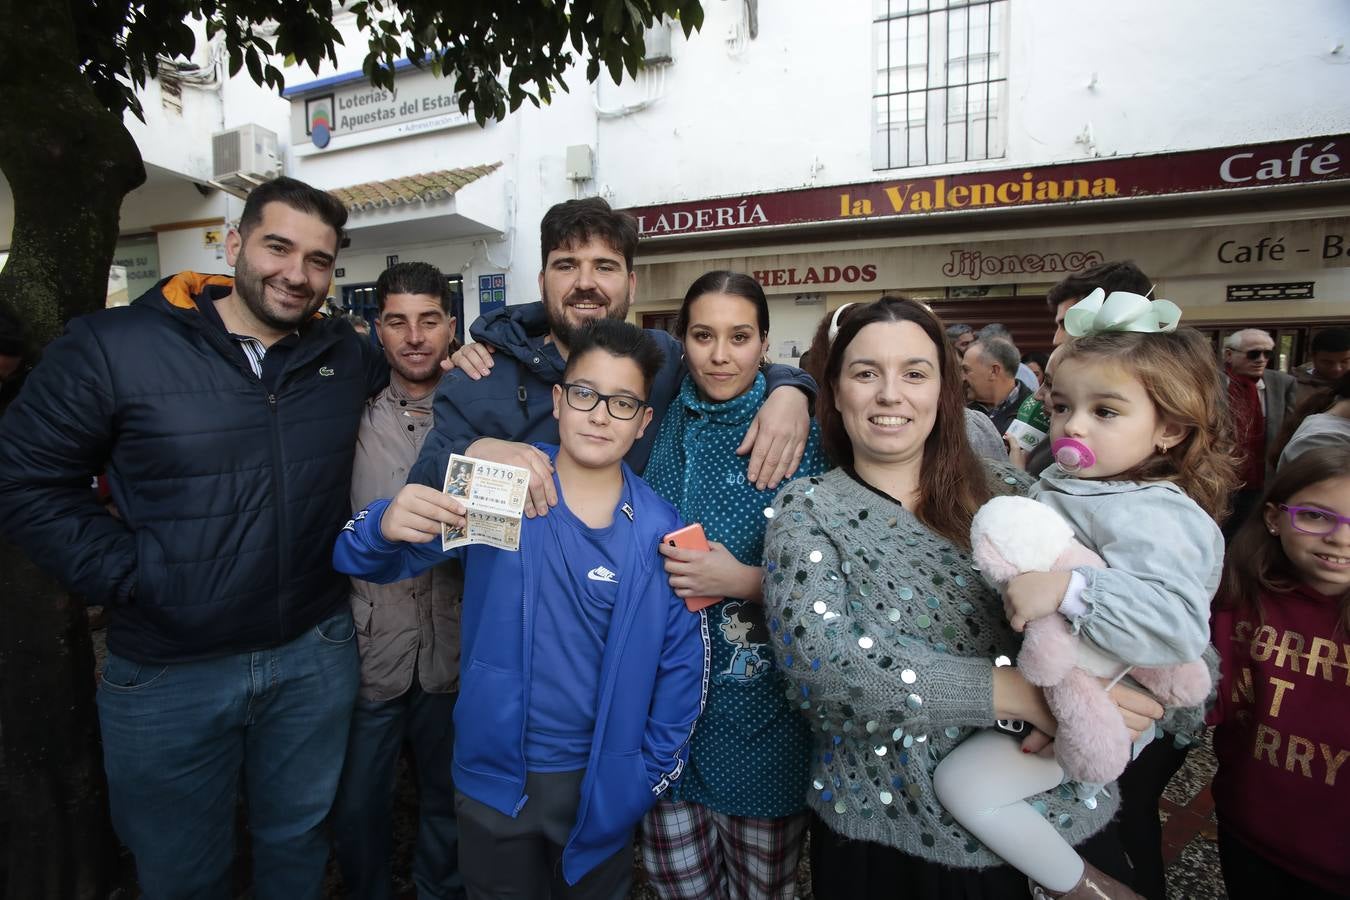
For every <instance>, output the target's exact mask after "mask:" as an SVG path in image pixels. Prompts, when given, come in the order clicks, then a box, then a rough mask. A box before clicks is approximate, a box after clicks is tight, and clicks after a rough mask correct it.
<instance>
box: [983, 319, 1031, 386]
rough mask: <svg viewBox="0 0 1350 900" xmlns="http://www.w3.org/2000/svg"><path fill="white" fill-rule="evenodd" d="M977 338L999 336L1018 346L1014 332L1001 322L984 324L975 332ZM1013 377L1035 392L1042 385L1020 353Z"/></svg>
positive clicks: (984, 338)
mask: <svg viewBox="0 0 1350 900" xmlns="http://www.w3.org/2000/svg"><path fill="white" fill-rule="evenodd" d="M975 338H976V340H981V341H983V340H986V339H988V338H999V339H1001V340H1005V341H1007V342H1008V343H1010V344H1012V345H1013V346H1014V347H1016V346H1017V341H1015V340H1013V336H1012V332H1011V331H1009V330H1008V326H1007V325H1004V324H1002V323H1000V322H990V323H989V324H988V325H986V326H984V327H983V328H981V329H980V330H979V331H977V332H976V333H975ZM1013 377H1014V378H1016V379H1017V380H1018V381H1019V382H1021V383H1022V384H1025V385H1026V386H1027V387H1029V388H1031V390H1032V392H1033V393H1034V392H1035V391H1036V389H1037V388H1039V387H1040V386H1041V380H1040V379H1039V378H1037V377H1036V373H1035V372H1033V371H1031V367H1030V366H1028V365H1027V364H1026V363H1024V362H1022V358H1021V356H1020V355H1019V356H1018V358H1017V372H1016V373H1015V374H1014V375H1013Z"/></svg>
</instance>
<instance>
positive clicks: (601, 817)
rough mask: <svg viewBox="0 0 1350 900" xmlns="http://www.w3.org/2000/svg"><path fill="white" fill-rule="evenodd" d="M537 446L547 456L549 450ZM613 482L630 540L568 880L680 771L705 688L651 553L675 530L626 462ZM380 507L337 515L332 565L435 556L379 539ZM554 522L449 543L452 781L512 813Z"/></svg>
mask: <svg viewBox="0 0 1350 900" xmlns="http://www.w3.org/2000/svg"><path fill="white" fill-rule="evenodd" d="M537 446H539V447H540V449H542V450H544V451H545V452H547V453H549V455H550V456H551V457H552V456H555V455H556V452H557V448H555V447H552V446H549V445H537ZM623 478H624V484H625V493H626V494H627V495H628V496H629V497H630V498H631V500H630V503H631V512H632V516H631V518H632V521H633V524H634V526H635V527H634V528H633V529H631V530H629V531H628V532H627V533H628V534H629V535H631V538H632V540H634V541H635V542H636V544H635V546H634V547H633V548H632V552H631V553H629V554H628V556H627V560H628V562H627V565H626V566H625V567H624V570H623V571H622V572H620V573H619V584H620V585H627V586H629V589H628V590H625V591H623V592H622V593H621V594H620V596H619V599H618V600H617V601H616V603H615V605H614V612H613V618H612V620H611V625H610V630H609V638H608V640H607V641H606V645H605V651H604V659H603V661H602V663H601V666H602V670H601V677H600V696H599V698H598V703H597V708H596V720H595V735H594V738H593V740H592V744H591V755H590V762H589V764H588V765H587V767H586V775H585V777H584V778H583V780H582V783H581V802H580V805H579V806H578V808H577V820H576V824H575V825H574V826H573V828H572V833H571V835H570V836H569V838H568V841H567V845H566V847H565V848H564V849H563V876H564V877H565V878H566V879H567V881H568V883H569V884H575V883H576V882H577V881H579V880H580V879H581V878H582V876H584V875H585V874H586V873H587V872H589V871H590V870H591V869H592V868H594V867H595V866H596V865H597V864H598V863H600V862H602V861H603V860H605V859H607V858H609V857H610V856H612V855H613V854H615V853H617V852H618V851H619V850H621V849H623V848H624V847H626V846H628V843H629V841H630V840H631V837H632V829H633V826H634V825H636V824H637V822H638V821H639V820H640V819H641V818H642V816H643V814H644V813H646V811H647V810H648V809H649V808H650V807H651V806H652V804H653V803H655V802H656V799H657V797H659V796H660V795H661V794H662V793H663V792H664V791H665V790H666V789H667V788H668V787H670V785H671V784H672V783H673V782H674V781H675V779H677V778H678V777H679V776H680V773H681V771H683V768H684V764H685V760H686V759H687V757H688V752H689V739H690V737H691V736H692V733H693V728H694V722H695V721H696V720H697V719H698V716H699V714H700V713H701V712H702V710H703V702H704V698H705V697H706V695H707V690H708V658H709V650H708V632H707V624H706V621H705V619H704V616H703V614H702V613H690V612H689V611H688V610H687V609H685V606H684V603H683V601H681V600H680V599H679V598H678V597H676V596H675V595H674V593H673V592H672V591H671V590H670V585H669V582H668V581H667V579H666V573H665V569H664V568H663V567H662V566H661V564H660V559H661V558H660V555H659V554H658V553H657V551H656V547H657V544H658V543H659V542H660V540H661V538H662V536H664V535H666V534H668V533H670V532H671V531H674V530H675V529H677V528H679V527H680V526H681V525H682V523H681V521H680V518H679V514H678V513H676V511H675V509H674V507H672V506H671V505H670V504H669V503H667V502H666V501H664V500H662V499H661V498H660V497H659V496H657V494H656V493H655V492H654V491H653V490H652V489H651V488H650V487H649V486H648V485H647V484H646V482H644V481H642V480H641V479H640V478H638V477H637V476H636V475H634V474H633V472H632V470H631V469H629V468H628V466H627V465H625V466H624V467H623ZM386 506H388V501H386V500H378V501H376V502H375V503H372V504H371V505H370V506H369V507H367V508H366V509H365V510H362V511H361V512H359V513H358V514H357V515H356V518H354V519H353V520H352V521H351V522H348V523H347V526H346V528H344V529H343V532H342V534H341V535H340V536H339V538H338V542H337V546H336V548H335V549H334V552H333V564H334V566H335V567H336V568H337V569H338V571H340V572H344V573H346V574H348V575H353V576H356V577H358V578H363V579H366V580H367V581H372V582H376V583H388V582H393V581H401V580H403V579H405V578H409V577H411V576H413V575H415V574H416V573H417V572H420V571H422V570H423V569H426V568H428V567H430V566H432V565H435V564H436V563H438V562H442V561H444V559H445V558H446V556H447V554H446V553H444V552H442V551H441V548H440V543H439V541H432V542H430V543H427V544H393V543H390V542H389V541H386V540H385V539H384V536H383V535H381V534H380V519H381V518H382V517H383V515H384V510H385V507H386ZM615 514H616V515H625V514H627V511H616V513H615ZM555 518H556V517H552V516H550V517H548V518H547V519H541V518H535V519H524V520H522V523H521V526H522V527H521V539H520V551H519V552H511V551H506V550H498V549H496V548H494V547H487V546H484V545H481V544H475V545H470V546H468V547H462V548H459V549H458V550H456V551H451V553H452V554H462V555H463V559H464V607H463V619H462V623H461V654H460V689H459V700H458V702H457V704H456V706H455V762H454V775H455V787H456V788H457V789H459V790H461V791H463V792H464V793H465V795H467V796H469V797H472V798H473V799H475V800H477V801H479V802H480V803H484V804H486V805H488V806H490V807H492V808H493V809H495V810H497V811H498V812H500V813H502V814H503V815H507V816H513V817H514V816H515V815H516V814H517V813H519V812H520V810H521V809H523V808H524V806H525V804H526V803H527V802H528V800H529V798H528V797H527V796H526V795H525V793H524V790H525V774H526V764H525V746H524V745H525V725H526V722H525V716H526V710H527V709H528V708H529V701H528V692H529V690H530V684H531V681H532V679H533V678H534V677H535V674H534V672H533V671H532V670H531V646H532V644H533V641H532V639H531V638H532V631H531V629H532V623H533V621H534V611H535V608H536V606H537V605H538V603H539V602H540V598H541V597H548V596H549V585H547V584H541V583H540V575H541V569H542V566H540V565H538V564H537V562H536V561H535V560H534V559H533V557H532V555H531V548H533V547H538V546H543V545H544V544H545V539H546V538H547V537H548V536H549V535H548V534H547V532H546V529H549V528H550V527H554V526H553V525H552V524H551V522H550V520H552V519H555ZM576 577H578V578H584V577H585V573H584V572H578V573H576ZM539 677H544V678H555V677H565V673H555V672H541V673H539Z"/></svg>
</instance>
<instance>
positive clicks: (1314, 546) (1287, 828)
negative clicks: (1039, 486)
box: [1212, 446, 1350, 900]
mask: <svg viewBox="0 0 1350 900" xmlns="http://www.w3.org/2000/svg"><path fill="white" fill-rule="evenodd" d="M1212 628H1213V636H1214V644H1215V646H1216V647H1218V650H1219V655H1220V657H1221V660H1222V662H1221V670H1222V678H1221V683H1220V686H1219V696H1218V704H1217V706H1216V707H1215V710H1214V713H1213V718H1212V721H1214V722H1215V723H1216V724H1217V725H1218V727H1217V729H1216V730H1215V732H1214V752H1215V754H1216V755H1217V756H1218V758H1219V772H1218V775H1216V776H1215V778H1214V802H1215V806H1216V811H1217V813H1218V817H1219V857H1220V861H1221V863H1222V865H1223V877H1224V882H1225V883H1226V884H1227V887H1228V895H1229V897H1230V898H1231V900H1246V898H1249V897H1250V898H1258V897H1259V898H1263V900H1265V898H1271V897H1299V898H1312V900H1318V898H1328V897H1347V896H1350V446H1347V447H1331V448H1324V449H1320V450H1313V451H1309V452H1308V453H1306V454H1304V455H1303V456H1300V457H1299V458H1298V459H1296V460H1294V461H1293V462H1291V463H1289V464H1287V465H1286V466H1284V468H1282V469H1280V471H1279V474H1278V475H1277V476H1276V477H1275V479H1274V481H1273V482H1272V483H1271V484H1270V487H1269V490H1268V491H1267V492H1266V496H1265V500H1264V504H1263V506H1262V515H1260V516H1252V517H1251V518H1250V519H1248V520H1247V522H1246V523H1245V524H1244V525H1243V527H1242V530H1241V531H1240V532H1239V533H1238V536H1237V538H1236V539H1235V540H1234V541H1233V544H1232V546H1231V547H1230V548H1229V551H1228V559H1227V565H1226V569H1225V572H1224V583H1223V586H1222V587H1221V588H1220V590H1219V594H1218V597H1217V599H1216V603H1215V612H1214V619H1213V623H1212Z"/></svg>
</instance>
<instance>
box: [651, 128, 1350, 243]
mask: <svg viewBox="0 0 1350 900" xmlns="http://www.w3.org/2000/svg"><path fill="white" fill-rule="evenodd" d="M1347 157H1350V135H1344V134H1343V135H1336V136H1331V137H1319V138H1305V139H1303V140H1297V141H1282V142H1279V143H1271V144H1253V145H1250V146H1244V147H1223V148H1218V149H1210V150H1194V151H1188V152H1183V153H1159V154H1154V155H1149V156H1126V157H1118V158H1112V159H1094V160H1088V161H1085V162H1075V163H1066V164H1062V165H1054V166H1038V167H1032V168H1018V169H1004V170H999V171H992V172H973V173H969V174H956V175H939V176H935V177H928V178H909V179H901V180H896V181H879V182H869V183H864V184H852V185H842V186H837V187H824V188H806V189H803V190H796V191H782V192H779V193H772V194H752V195H749V196H745V197H734V198H724V199H720V200H694V201H688V202H683V203H669V204H663V205H660V206H641V207H636V208H633V209H629V210H628V212H629V213H631V214H632V215H633V216H634V217H635V218H636V219H637V222H638V230H639V233H640V234H641V236H642V237H645V238H654V237H664V236H667V235H692V234H705V233H709V232H714V233H715V232H724V231H737V230H742V229H751V228H756V229H757V228H767V227H773V226H777V225H798V224H805V223H818V222H837V221H847V220H851V221H858V220H867V219H880V218H889V217H897V216H916V215H924V214H928V213H945V212H953V211H963V210H992V209H1009V208H1015V207H1020V206H1032V205H1042V204H1051V203H1079V202H1091V201H1094V200H1113V199H1122V198H1131V197H1159V196H1166V195H1171V194H1187V193H1199V192H1205V191H1226V190H1233V189H1241V188H1252V187H1273V186H1277V185H1288V184H1307V183H1310V182H1320V181H1336V180H1344V179H1347V178H1350V159H1347Z"/></svg>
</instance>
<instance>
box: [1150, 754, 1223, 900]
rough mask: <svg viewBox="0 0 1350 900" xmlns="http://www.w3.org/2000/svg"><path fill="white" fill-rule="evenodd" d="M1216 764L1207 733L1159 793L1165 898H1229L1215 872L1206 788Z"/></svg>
mask: <svg viewBox="0 0 1350 900" xmlns="http://www.w3.org/2000/svg"><path fill="white" fill-rule="evenodd" d="M1216 766H1217V763H1216V762H1215V760H1214V751H1213V749H1211V747H1210V744H1209V736H1208V735H1206V738H1205V743H1204V744H1202V745H1199V746H1197V747H1195V748H1193V749H1192V750H1191V752H1190V753H1188V754H1187V755H1186V765H1184V766H1182V767H1181V770H1180V771H1179V772H1177V774H1176V775H1175V776H1173V778H1172V781H1171V783H1170V784H1168V785H1167V790H1166V791H1164V792H1163V799H1162V803H1161V804H1160V806H1161V808H1162V814H1163V858H1164V859H1165V860H1166V861H1167V896H1168V898H1169V900H1224V898H1226V897H1227V896H1228V895H1227V893H1225V891H1224V889H1223V878H1222V876H1221V875H1220V874H1219V849H1218V845H1217V844H1216V843H1215V824H1214V798H1213V797H1212V796H1211V795H1210V792H1209V784H1210V781H1212V780H1213V778H1214V770H1215V768H1216Z"/></svg>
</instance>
